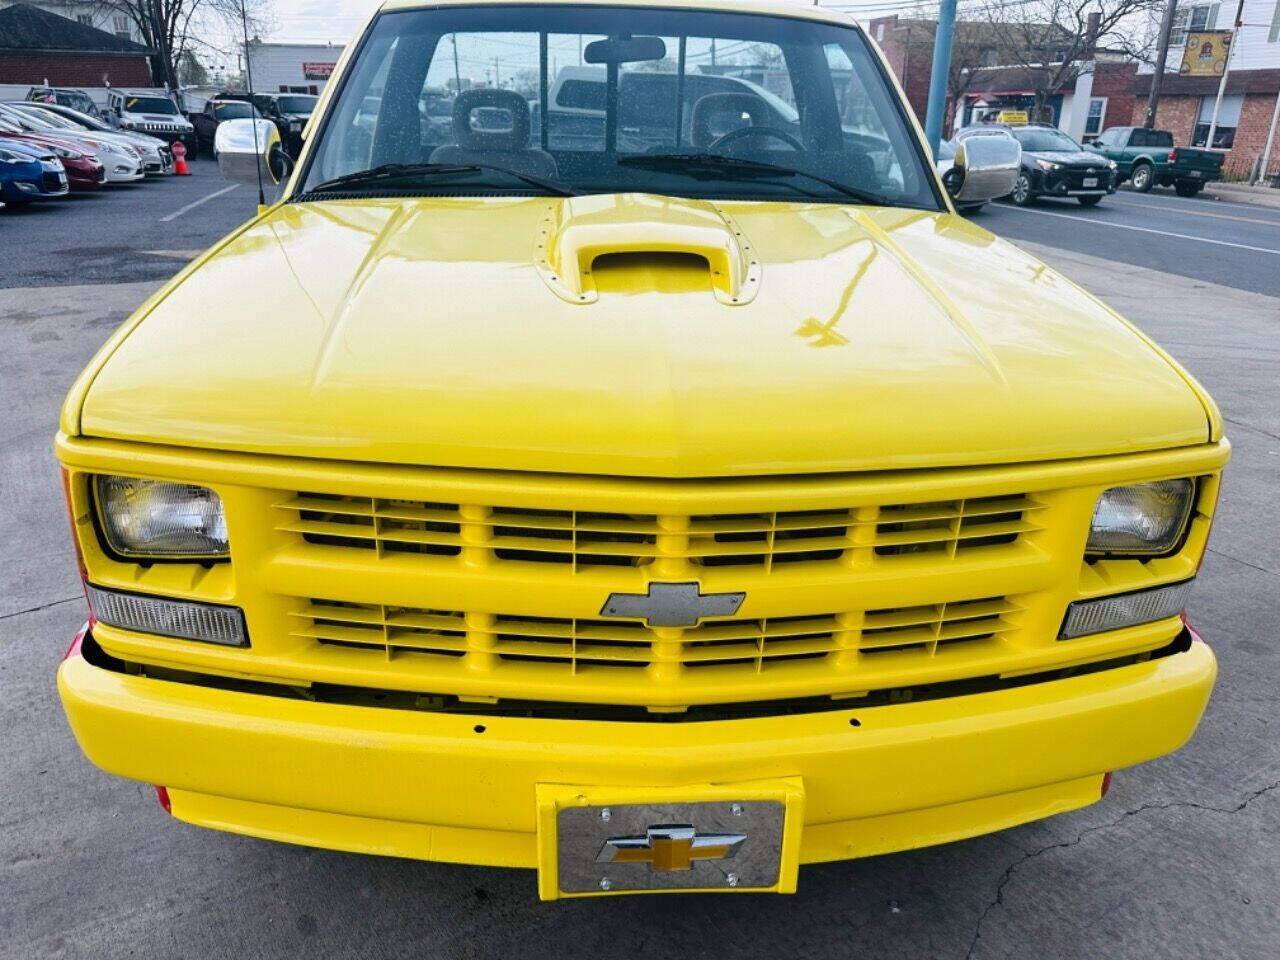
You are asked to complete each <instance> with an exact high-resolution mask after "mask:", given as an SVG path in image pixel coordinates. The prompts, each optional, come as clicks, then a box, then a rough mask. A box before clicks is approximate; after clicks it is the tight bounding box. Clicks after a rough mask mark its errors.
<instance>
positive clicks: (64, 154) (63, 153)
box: [53, 147, 84, 160]
mask: <svg viewBox="0 0 1280 960" xmlns="http://www.w3.org/2000/svg"><path fill="white" fill-rule="evenodd" d="M53 152H54V153H56V154H57V155H58V156H60V157H61V158H62V159H63V160H83V159H84V154H83V153H76V152H75V151H74V150H67V149H66V148H64V147H54V148H53Z"/></svg>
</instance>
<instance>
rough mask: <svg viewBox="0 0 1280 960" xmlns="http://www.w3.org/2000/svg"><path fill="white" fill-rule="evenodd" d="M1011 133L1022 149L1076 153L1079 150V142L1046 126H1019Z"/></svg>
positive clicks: (1033, 151)
mask: <svg viewBox="0 0 1280 960" xmlns="http://www.w3.org/2000/svg"><path fill="white" fill-rule="evenodd" d="M1013 135H1014V136H1015V137H1017V138H1018V142H1019V143H1020V144H1022V149H1023V150H1029V151H1031V152H1032V153H1037V152H1044V153H1047V152H1052V151H1067V152H1069V153H1076V152H1078V151H1079V150H1080V144H1078V143H1076V142H1075V141H1074V140H1072V139H1071V138H1070V137H1068V136H1067V135H1066V134H1065V133H1062V132H1061V131H1060V130H1050V129H1048V128H1047V127H1020V128H1016V129H1014V130H1013Z"/></svg>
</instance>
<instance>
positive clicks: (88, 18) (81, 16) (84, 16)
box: [76, 13, 93, 27]
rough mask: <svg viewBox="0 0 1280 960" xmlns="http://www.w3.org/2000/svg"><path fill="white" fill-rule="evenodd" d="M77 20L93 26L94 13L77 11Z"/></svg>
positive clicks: (87, 25)
mask: <svg viewBox="0 0 1280 960" xmlns="http://www.w3.org/2000/svg"><path fill="white" fill-rule="evenodd" d="M76 21H77V22H78V23H83V24H84V25H85V26H86V27H92V26H93V14H90V13H77V14H76Z"/></svg>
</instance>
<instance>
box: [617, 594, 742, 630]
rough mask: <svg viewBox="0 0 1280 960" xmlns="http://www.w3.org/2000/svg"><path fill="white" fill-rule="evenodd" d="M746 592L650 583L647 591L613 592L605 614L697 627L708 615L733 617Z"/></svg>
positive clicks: (665, 624)
mask: <svg viewBox="0 0 1280 960" xmlns="http://www.w3.org/2000/svg"><path fill="white" fill-rule="evenodd" d="M746 598H747V595H746V594H745V593H703V592H702V588H701V587H700V586H699V585H698V584H696V583H651V584H649V592H648V593H612V594H610V595H609V599H608V600H606V601H605V602H604V606H603V607H601V608H600V616H602V617H633V618H635V619H637V620H643V621H644V622H645V623H646V624H648V625H649V626H651V627H696V626H697V625H698V623H699V621H701V620H703V619H704V618H706V617H732V616H733V615H734V614H735V613H737V612H738V608H739V607H741V606H742V601H743V600H745V599H746Z"/></svg>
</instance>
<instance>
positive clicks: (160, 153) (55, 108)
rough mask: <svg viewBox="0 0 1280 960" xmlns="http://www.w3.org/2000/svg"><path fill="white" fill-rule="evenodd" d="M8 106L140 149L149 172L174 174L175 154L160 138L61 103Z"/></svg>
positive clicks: (65, 126)
mask: <svg viewBox="0 0 1280 960" xmlns="http://www.w3.org/2000/svg"><path fill="white" fill-rule="evenodd" d="M6 105H7V106H10V107H13V108H14V109H15V110H22V111H24V112H26V113H29V114H31V115H32V116H33V117H36V118H38V119H41V120H44V121H45V122H47V123H51V124H53V125H55V126H59V127H62V128H63V129H65V130H69V131H71V132H74V133H80V134H85V133H87V134H89V135H90V136H92V137H94V138H95V139H99V140H109V141H111V142H112V143H125V144H128V145H129V146H131V147H133V148H134V149H135V150H137V151H138V153H139V155H140V156H141V157H142V168H143V171H144V172H145V173H148V174H170V173H173V154H172V152H170V150H169V145H168V144H167V143H165V142H164V141H163V140H161V139H159V138H158V137H152V136H149V135H148V134H145V133H127V132H125V131H123V130H113V129H111V127H110V126H109V125H108V124H107V123H106V122H105V121H103V120H100V119H98V118H97V117H91V116H89V115H88V114H85V113H81V112H80V111H79V110H73V109H72V108H71V107H64V106H62V105H61V104H58V103H34V102H28V101H22V102H20V103H19V102H13V101H10V102H9V103H8V104H6Z"/></svg>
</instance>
